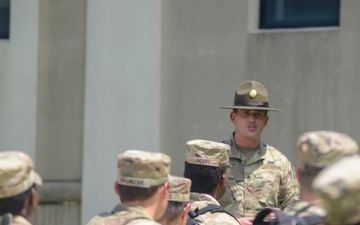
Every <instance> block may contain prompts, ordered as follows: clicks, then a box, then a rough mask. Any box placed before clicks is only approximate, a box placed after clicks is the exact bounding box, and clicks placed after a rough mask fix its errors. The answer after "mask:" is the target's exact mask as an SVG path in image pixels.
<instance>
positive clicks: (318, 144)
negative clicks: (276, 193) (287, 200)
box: [285, 130, 358, 217]
mask: <svg viewBox="0 0 360 225" xmlns="http://www.w3.org/2000/svg"><path fill="white" fill-rule="evenodd" d="M297 149H298V151H297V152H298V159H299V170H300V171H301V173H307V174H312V175H313V176H316V175H317V174H318V173H319V171H321V170H322V169H323V168H325V167H327V166H329V165H331V164H333V163H334V162H336V161H338V160H339V159H341V158H343V157H345V156H351V155H355V154H357V152H358V145H357V143H356V142H355V141H354V140H353V139H352V138H351V137H349V136H348V135H346V134H343V133H338V132H334V131H325V130H323V131H311V132H306V133H303V134H302V135H300V136H299V138H298V142H297ZM300 179H301V177H300ZM285 212H286V213H287V214H289V215H298V216H301V217H304V216H312V215H316V216H320V217H324V216H325V215H326V210H325V209H324V208H323V206H322V205H321V203H320V202H319V201H317V199H313V201H312V202H311V203H308V202H304V201H297V202H294V203H292V204H291V205H290V206H289V207H288V208H287V209H286V211H285Z"/></svg>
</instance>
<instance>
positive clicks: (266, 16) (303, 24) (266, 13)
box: [259, 0, 340, 29]
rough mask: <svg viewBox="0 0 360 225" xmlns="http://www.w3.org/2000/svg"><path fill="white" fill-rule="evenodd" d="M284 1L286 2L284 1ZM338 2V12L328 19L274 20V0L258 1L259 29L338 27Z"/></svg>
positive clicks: (275, 3)
mask: <svg viewBox="0 0 360 225" xmlns="http://www.w3.org/2000/svg"><path fill="white" fill-rule="evenodd" d="M285 1H286V0H285ZM334 1H338V5H339V6H338V9H339V12H338V14H337V15H335V16H333V17H331V18H330V17H328V18H321V19H320V18H316V19H314V18H305V17H304V18H302V19H289V18H288V19H286V18H285V19H282V20H276V19H275V14H276V7H277V2H276V0H260V6H259V7H260V10H259V12H260V15H259V29H287V28H311V27H336V26H339V25H340V0H334Z"/></svg>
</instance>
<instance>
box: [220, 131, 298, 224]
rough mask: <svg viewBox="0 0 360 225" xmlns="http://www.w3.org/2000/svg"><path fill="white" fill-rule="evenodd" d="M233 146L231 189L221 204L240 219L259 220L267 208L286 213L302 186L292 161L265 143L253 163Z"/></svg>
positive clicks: (229, 175)
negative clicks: (275, 208) (278, 209)
mask: <svg viewBox="0 0 360 225" xmlns="http://www.w3.org/2000/svg"><path fill="white" fill-rule="evenodd" d="M224 142H225V143H226V144H229V145H230V146H231V153H230V164H231V166H232V168H230V169H229V170H228V179H229V180H228V188H227V190H226V193H225V195H224V196H223V197H222V198H221V199H220V200H219V202H220V204H221V205H222V206H224V207H225V208H226V209H227V210H228V211H229V212H231V213H233V214H234V215H235V216H236V217H238V218H239V217H251V216H255V215H256V214H257V213H258V212H259V211H260V210H261V209H263V208H265V207H278V208H280V209H284V208H285V207H287V206H288V205H289V204H290V203H291V202H293V201H294V200H296V199H298V196H299V184H298V182H297V180H296V176H295V170H294V167H293V166H292V164H291V163H290V161H289V160H288V159H287V158H286V157H285V156H284V155H283V154H282V153H281V152H280V151H279V150H277V149H275V148H274V147H272V146H270V145H266V144H264V143H261V144H260V147H259V150H258V151H257V152H256V153H255V154H254V155H253V157H252V158H250V159H249V160H248V159H247V158H246V157H245V155H243V154H242V153H241V152H240V151H239V150H238V149H237V147H236V145H235V141H234V139H233V137H232V138H231V139H229V140H226V141H224Z"/></svg>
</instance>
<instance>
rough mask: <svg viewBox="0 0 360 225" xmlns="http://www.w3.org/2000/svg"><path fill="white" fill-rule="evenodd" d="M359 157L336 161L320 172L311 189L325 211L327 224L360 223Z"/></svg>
mask: <svg viewBox="0 0 360 225" xmlns="http://www.w3.org/2000/svg"><path fill="white" fill-rule="evenodd" d="M359 165H360V157H359V156H351V157H345V158H343V159H340V160H338V161H337V162H335V163H334V164H333V165H330V166H329V167H327V168H325V169H324V170H323V171H321V172H320V173H319V174H318V176H317V177H316V178H315V180H314V182H313V189H314V190H315V193H316V194H317V195H318V196H319V198H320V200H321V203H322V204H323V206H324V208H325V210H326V211H327V216H326V221H327V224H357V223H359V222H360V167H359Z"/></svg>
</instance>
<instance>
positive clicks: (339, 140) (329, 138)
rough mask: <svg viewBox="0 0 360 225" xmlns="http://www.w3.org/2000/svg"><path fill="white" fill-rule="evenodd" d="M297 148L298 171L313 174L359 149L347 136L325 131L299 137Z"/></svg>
mask: <svg viewBox="0 0 360 225" xmlns="http://www.w3.org/2000/svg"><path fill="white" fill-rule="evenodd" d="M297 146H298V159H299V168H300V170H302V171H308V172H314V173H317V172H318V171H319V170H321V169H323V168H325V167H327V166H328V165H330V164H332V163H333V162H335V161H337V160H339V159H341V158H343V157H345V156H350V155H355V154H357V152H358V149H359V148H358V145H357V143H356V141H354V140H353V139H352V138H351V137H349V136H348V135H346V134H343V133H338V132H334V131H325V130H323V131H311V132H306V133H304V134H302V135H300V137H299V138H298V142H297Z"/></svg>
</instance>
